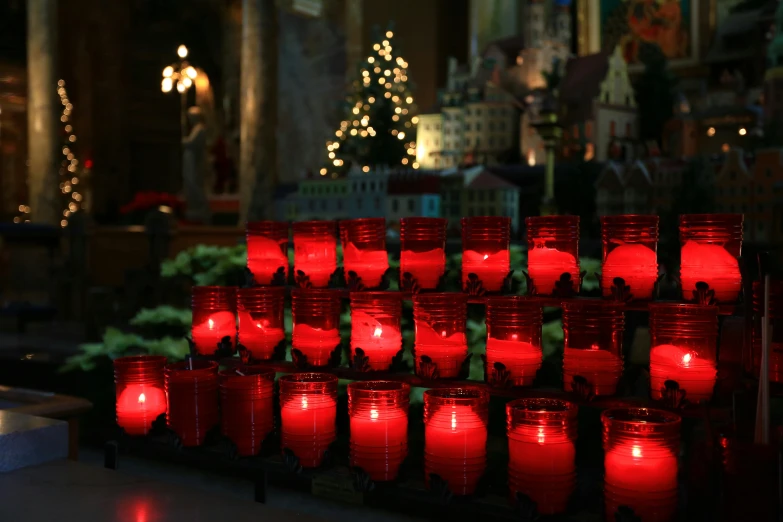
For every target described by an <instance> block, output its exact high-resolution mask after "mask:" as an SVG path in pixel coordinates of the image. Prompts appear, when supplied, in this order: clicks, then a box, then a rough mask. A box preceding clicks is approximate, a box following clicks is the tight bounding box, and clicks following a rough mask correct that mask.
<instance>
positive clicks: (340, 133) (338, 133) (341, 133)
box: [334, 130, 343, 136]
mask: <svg viewBox="0 0 783 522" xmlns="http://www.w3.org/2000/svg"><path fill="white" fill-rule="evenodd" d="M334 135H335V136H342V135H343V131H341V130H338V131H335V133H334Z"/></svg>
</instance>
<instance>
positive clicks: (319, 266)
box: [294, 238, 337, 288]
mask: <svg viewBox="0 0 783 522" xmlns="http://www.w3.org/2000/svg"><path fill="white" fill-rule="evenodd" d="M294 269H295V270H301V271H302V272H304V273H305V274H306V275H307V276H309V277H310V283H312V285H313V286H314V287H317V288H322V287H325V286H328V284H329V278H331V277H332V274H333V273H334V271H335V270H336V269H337V243H336V241H335V240H334V239H331V240H328V241H325V240H313V239H307V238H294Z"/></svg>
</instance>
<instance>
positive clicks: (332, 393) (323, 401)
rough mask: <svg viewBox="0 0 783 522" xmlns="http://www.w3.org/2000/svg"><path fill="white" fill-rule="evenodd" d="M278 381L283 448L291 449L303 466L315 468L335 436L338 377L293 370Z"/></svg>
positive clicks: (319, 463)
mask: <svg viewBox="0 0 783 522" xmlns="http://www.w3.org/2000/svg"><path fill="white" fill-rule="evenodd" d="M278 382H279V384H280V418H281V421H282V423H281V435H282V444H283V449H284V450H285V449H288V450H290V451H291V452H293V454H294V455H296V456H297V457H298V458H299V464H301V466H302V467H303V468H315V467H318V466H320V465H321V462H322V461H323V457H324V452H325V451H326V450H327V449H328V448H329V445H330V444H331V443H332V442H334V440H335V436H336V428H335V416H336V415H337V377H336V376H334V375H329V374H326V373H295V374H291V375H284V376H282V377H280V379H279V380H278Z"/></svg>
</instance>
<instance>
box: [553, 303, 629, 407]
mask: <svg viewBox="0 0 783 522" xmlns="http://www.w3.org/2000/svg"><path fill="white" fill-rule="evenodd" d="M624 326H625V320H624V316H623V309H622V307H621V306H620V305H619V304H617V303H614V302H610V301H597V300H591V299H582V300H578V301H570V302H566V303H563V334H564V337H565V350H564V353H563V385H564V387H565V389H566V390H567V391H577V392H579V391H581V390H580V386H585V385H586V386H588V387H589V388H590V390H591V391H592V392H593V393H594V394H595V395H613V394H614V393H615V391H617V382H618V381H619V380H620V376H621V375H622V373H623V346H622V345H623V329H624Z"/></svg>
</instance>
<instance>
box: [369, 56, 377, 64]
mask: <svg viewBox="0 0 783 522" xmlns="http://www.w3.org/2000/svg"><path fill="white" fill-rule="evenodd" d="M367 61H368V62H369V63H373V62H374V61H375V58H373V57H372V56H370V57H369V58H367Z"/></svg>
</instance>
